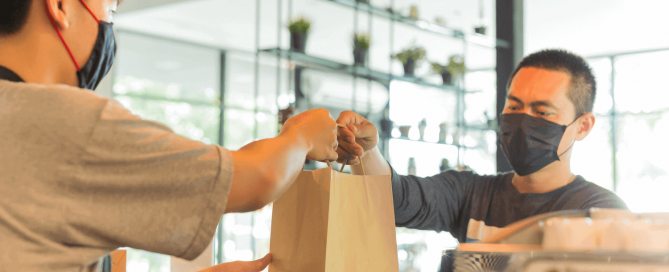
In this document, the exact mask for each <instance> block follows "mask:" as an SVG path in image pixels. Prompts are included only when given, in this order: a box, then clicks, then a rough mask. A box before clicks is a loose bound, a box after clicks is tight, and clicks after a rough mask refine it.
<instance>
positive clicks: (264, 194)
mask: <svg viewBox="0 0 669 272" xmlns="http://www.w3.org/2000/svg"><path fill="white" fill-rule="evenodd" d="M274 172H275V171H272V170H271V169H262V170H259V173H258V182H257V183H256V185H257V187H256V192H257V194H256V195H255V197H254V199H253V201H252V206H253V210H254V211H255V210H259V209H261V208H263V207H265V206H266V205H267V204H269V203H271V202H272V201H273V200H274V199H273V196H274V192H275V191H276V188H277V186H278V185H277V184H278V177H277V175H276V173H274Z"/></svg>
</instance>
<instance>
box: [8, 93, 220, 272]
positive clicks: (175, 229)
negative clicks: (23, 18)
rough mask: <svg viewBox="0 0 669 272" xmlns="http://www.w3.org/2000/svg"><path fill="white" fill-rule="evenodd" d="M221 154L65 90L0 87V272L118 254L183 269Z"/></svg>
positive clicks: (74, 265) (199, 235) (107, 102)
mask: <svg viewBox="0 0 669 272" xmlns="http://www.w3.org/2000/svg"><path fill="white" fill-rule="evenodd" d="M232 173H233V160H232V154H231V153H230V151H228V150H226V149H224V148H222V147H220V146H215V145H206V144H204V143H202V142H198V141H192V140H189V139H187V138H184V137H182V136H179V135H177V134H175V133H174V132H173V131H172V130H171V129H169V128H168V127H166V126H165V125H162V124H160V123H157V122H152V121H147V120H142V119H141V118H140V117H138V116H135V115H133V114H131V113H130V112H129V111H128V110H126V109H125V108H123V106H121V105H120V104H119V103H118V102H117V101H115V100H113V99H107V98H104V97H101V96H99V95H97V94H95V93H94V92H91V91H87V90H82V89H77V88H72V87H68V86H64V85H49V86H45V85H38V84H26V83H14V82H9V81H6V80H0V241H2V242H1V243H0V245H1V246H0V271H22V272H31V271H68V272H69V271H88V270H89V269H90V268H91V267H93V266H94V265H95V262H96V261H97V260H98V258H99V257H100V256H102V255H104V254H107V253H108V252H110V251H113V250H115V249H116V248H118V247H125V246H127V247H133V248H138V249H143V250H148V251H153V252H158V253H163V254H169V255H173V256H177V257H180V258H184V259H194V258H195V257H197V256H198V255H200V253H201V252H202V251H203V250H204V249H205V248H206V246H207V245H208V244H209V243H210V242H211V239H212V238H213V236H214V232H215V231H216V225H217V223H218V222H219V219H220V217H221V215H223V213H224V212H225V206H226V204H227V199H228V194H229V191H230V186H231V181H232Z"/></svg>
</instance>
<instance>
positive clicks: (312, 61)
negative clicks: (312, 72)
mask: <svg viewBox="0 0 669 272" xmlns="http://www.w3.org/2000/svg"><path fill="white" fill-rule="evenodd" d="M260 52H261V53H266V54H271V55H275V56H279V57H281V58H284V59H287V60H290V61H292V62H294V63H295V65H297V66H300V67H302V68H309V69H318V70H324V71H332V72H338V73H343V74H348V75H351V76H354V77H358V78H364V79H369V80H374V81H377V82H379V83H381V84H383V85H386V86H387V85H390V82H391V81H393V80H398V81H404V82H411V83H414V84H417V85H421V86H426V87H431V88H436V89H441V90H444V91H450V92H456V93H457V92H468V93H474V92H476V91H465V90H463V89H460V88H458V87H456V86H453V85H444V84H436V83H432V82H429V81H427V80H425V79H423V78H419V77H405V76H397V75H393V74H389V73H384V72H380V71H376V70H372V69H370V68H367V67H364V66H358V65H349V64H344V63H339V62H335V61H331V60H327V59H323V58H319V57H314V56H309V55H306V54H303V53H299V52H295V51H290V50H285V49H281V48H270V49H263V50H260Z"/></svg>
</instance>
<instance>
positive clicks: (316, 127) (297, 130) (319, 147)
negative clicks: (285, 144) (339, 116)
mask: <svg viewBox="0 0 669 272" xmlns="http://www.w3.org/2000/svg"><path fill="white" fill-rule="evenodd" d="M284 133H287V134H290V133H294V134H295V135H297V136H298V139H301V140H304V141H305V142H306V143H307V146H308V147H309V152H308V153H307V159H310V160H315V161H325V160H330V161H335V160H337V152H336V151H335V149H336V148H337V123H336V122H335V120H334V119H333V118H332V115H330V112H328V111H327V110H325V109H315V110H309V111H305V112H303V113H300V114H298V115H296V116H293V117H291V118H290V119H288V120H287V121H286V123H285V124H284V125H283V127H282V128H281V134H284Z"/></svg>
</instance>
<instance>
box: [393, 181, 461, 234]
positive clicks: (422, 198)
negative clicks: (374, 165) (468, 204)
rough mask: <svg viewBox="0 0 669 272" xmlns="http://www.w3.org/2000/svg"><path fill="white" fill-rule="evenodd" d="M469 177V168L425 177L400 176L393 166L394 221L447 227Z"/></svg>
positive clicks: (422, 226) (431, 227) (455, 214)
mask: <svg viewBox="0 0 669 272" xmlns="http://www.w3.org/2000/svg"><path fill="white" fill-rule="evenodd" d="M468 176H469V177H468ZM471 178H472V177H471V172H457V171H446V172H442V173H440V174H438V175H435V176H431V177H426V178H420V177H416V176H401V175H398V174H397V172H395V170H394V169H393V170H392V186H393V202H394V205H395V225H396V226H398V227H408V228H414V229H423V230H435V231H451V230H452V229H453V228H454V225H455V224H456V221H457V219H458V218H459V216H460V213H461V211H462V210H463V206H464V203H465V198H466V196H467V193H466V192H467V191H468V189H467V187H468V184H469V182H468V181H469V180H471Z"/></svg>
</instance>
